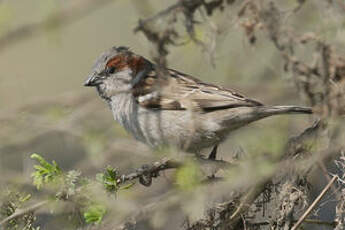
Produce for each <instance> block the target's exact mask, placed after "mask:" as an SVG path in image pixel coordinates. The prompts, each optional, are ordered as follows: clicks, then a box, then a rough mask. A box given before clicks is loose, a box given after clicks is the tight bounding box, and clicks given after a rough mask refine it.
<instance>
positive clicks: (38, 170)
mask: <svg viewBox="0 0 345 230" xmlns="http://www.w3.org/2000/svg"><path fill="white" fill-rule="evenodd" d="M31 159H34V160H36V161H37V162H38V163H39V164H38V165H34V169H35V171H34V172H33V173H32V174H31V177H33V180H34V182H33V183H34V185H36V187H37V189H40V188H41V186H42V185H43V184H46V183H50V182H53V181H55V180H56V179H57V178H58V177H60V176H61V175H62V171H61V169H60V167H59V166H58V164H57V163H56V162H55V161H52V164H50V163H48V162H47V161H46V160H45V159H44V158H43V157H42V156H40V155H38V154H36V153H34V154H32V155H31Z"/></svg>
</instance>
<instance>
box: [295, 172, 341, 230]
mask: <svg viewBox="0 0 345 230" xmlns="http://www.w3.org/2000/svg"><path fill="white" fill-rule="evenodd" d="M337 178H338V176H333V178H332V180H331V181H330V182H329V183H328V184H327V186H326V187H325V188H324V189H323V190H322V192H321V193H320V195H319V196H318V197H317V198H316V199H315V200H314V202H313V203H312V204H311V205H310V206H309V208H308V209H307V210H306V211H305V213H304V214H303V215H302V216H301V218H299V220H298V221H297V223H296V224H295V225H294V226H293V227H292V228H291V230H296V229H297V228H298V227H299V226H300V225H301V224H302V222H303V221H304V219H305V218H306V217H307V216H308V215H309V213H310V212H311V211H312V210H313V208H314V207H315V206H316V205H317V203H318V202H319V201H320V200H321V199H322V197H323V196H324V195H325V194H326V192H327V191H328V190H329V188H330V187H331V186H332V184H333V183H334V182H335V181H336V179H337Z"/></svg>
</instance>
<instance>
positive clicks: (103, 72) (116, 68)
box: [84, 46, 151, 99]
mask: <svg viewBox="0 0 345 230" xmlns="http://www.w3.org/2000/svg"><path fill="white" fill-rule="evenodd" d="M150 66H151V63H150V62H149V61H148V60H146V59H145V58H143V57H141V56H139V55H136V54H134V53H133V52H131V51H130V50H129V49H128V48H127V47H122V46H120V47H112V48H111V49H109V50H107V51H105V52H104V53H103V54H102V55H101V56H100V57H98V58H97V60H96V62H95V64H94V67H93V69H92V72H91V74H90V75H89V76H88V79H87V80H86V82H85V83H84V86H88V87H96V88H97V90H98V92H99V94H100V95H101V96H102V97H103V98H104V99H110V98H111V97H112V96H115V95H116V94H119V93H126V92H129V91H130V90H131V88H132V86H133V85H134V84H135V81H136V80H137V79H136V78H137V77H138V74H140V73H141V72H143V71H145V70H146V69H148V68H151V67H150Z"/></svg>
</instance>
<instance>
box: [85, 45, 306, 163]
mask: <svg viewBox="0 0 345 230" xmlns="http://www.w3.org/2000/svg"><path fill="white" fill-rule="evenodd" d="M84 86H87V87H95V88H96V89H97V92H98V94H99V96H100V97H101V98H102V99H103V100H104V101H105V102H106V103H107V104H108V106H109V108H110V109H111V111H112V114H113V117H114V119H115V120H116V121H117V122H118V123H119V124H120V125H122V126H123V127H124V129H126V130H127V131H128V132H129V133H130V134H131V135H133V136H134V137H135V139H137V140H139V141H141V142H144V143H146V144H147V145H149V146H151V147H152V148H159V147H160V146H173V147H174V148H177V149H181V150H183V151H185V152H190V153H200V151H201V150H202V149H205V148H212V147H213V150H212V152H211V154H210V156H209V158H215V154H216V151H217V146H218V145H219V144H220V143H221V142H222V141H224V140H225V139H226V138H227V136H228V135H229V134H230V133H231V132H232V131H234V130H236V129H239V128H241V127H243V126H246V125H248V124H250V123H252V122H254V121H257V120H260V119H263V118H266V117H270V116H273V115H280V114H312V108H310V107H303V106H266V105H264V104H262V103H261V102H259V101H257V100H254V99H250V98H248V97H246V96H244V95H242V94H240V93H238V92H236V91H234V90H231V89H227V88H224V87H221V86H217V85H215V84H211V83H206V82H203V81H201V80H199V79H198V78H195V77H193V76H191V75H188V74H185V73H182V72H179V71H177V70H174V69H170V68H162V67H160V66H158V65H156V64H154V63H152V62H151V61H149V60H148V59H146V58H144V57H143V56H141V55H138V54H136V53H134V52H132V51H131V50H130V49H129V48H128V47H124V46H118V47H117V46H114V47H112V48H110V49H108V50H107V51H105V52H104V53H102V54H101V55H100V56H99V57H98V58H97V59H96V62H95V64H94V66H93V68H92V71H91V73H90V75H89V76H88V77H87V80H86V81H85V83H84Z"/></svg>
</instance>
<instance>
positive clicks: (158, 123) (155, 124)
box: [120, 108, 222, 152]
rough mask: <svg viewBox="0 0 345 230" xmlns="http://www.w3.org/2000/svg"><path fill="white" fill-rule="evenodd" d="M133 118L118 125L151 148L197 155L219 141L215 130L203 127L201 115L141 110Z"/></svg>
mask: <svg viewBox="0 0 345 230" xmlns="http://www.w3.org/2000/svg"><path fill="white" fill-rule="evenodd" d="M133 114H136V116H127V117H126V118H122V121H121V122H120V123H121V124H122V125H123V126H124V128H125V129H126V130H127V131H128V132H130V133H131V134H132V135H133V136H134V137H135V138H136V139H137V140H140V141H142V142H144V143H146V144H148V145H150V146H152V147H159V146H164V145H169V146H171V145H172V146H174V147H177V148H178V149H182V150H185V151H188V152H196V151H199V150H201V149H203V148H207V147H211V146H213V145H215V144H217V143H218V142H219V141H220V140H221V139H222V138H221V137H219V136H218V135H217V134H216V132H215V130H216V129H217V127H214V128H210V127H205V123H206V122H207V121H205V120H204V119H203V117H202V116H201V115H200V114H192V113H190V112H188V111H173V110H163V111H158V110H151V109H144V108H139V109H138V111H137V112H136V113H133ZM133 114H132V115H133ZM208 125H209V124H208Z"/></svg>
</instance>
